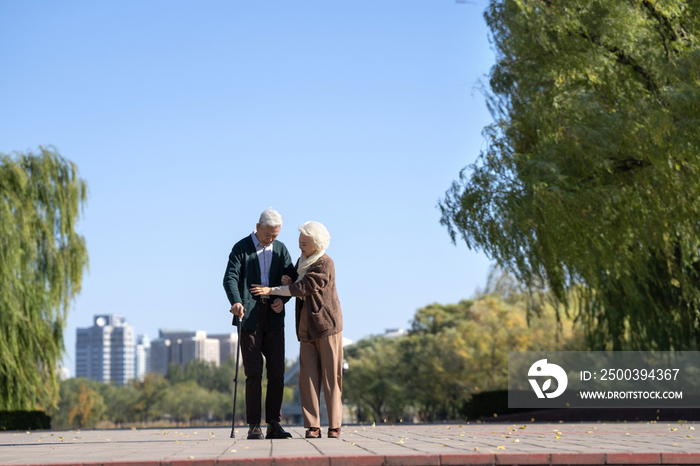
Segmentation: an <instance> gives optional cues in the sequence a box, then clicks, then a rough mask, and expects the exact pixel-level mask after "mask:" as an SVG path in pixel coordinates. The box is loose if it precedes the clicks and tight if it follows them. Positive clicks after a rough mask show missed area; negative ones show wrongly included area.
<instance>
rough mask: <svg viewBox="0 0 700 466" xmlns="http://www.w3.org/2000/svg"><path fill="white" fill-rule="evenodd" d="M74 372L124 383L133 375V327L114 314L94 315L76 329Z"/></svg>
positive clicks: (78, 375) (102, 380) (77, 375)
mask: <svg viewBox="0 0 700 466" xmlns="http://www.w3.org/2000/svg"><path fill="white" fill-rule="evenodd" d="M75 356H76V357H75V375H76V377H86V378H88V379H94V380H99V381H100V382H108V383H115V384H117V385H125V384H126V383H127V382H128V381H129V380H131V379H133V378H134V328H133V327H132V326H131V325H129V324H127V323H126V320H125V319H124V317H122V316H120V315H117V314H110V315H98V316H94V320H93V326H92V327H88V328H79V329H77V341H76V344H75Z"/></svg>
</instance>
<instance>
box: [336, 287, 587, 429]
mask: <svg viewBox="0 0 700 466" xmlns="http://www.w3.org/2000/svg"><path fill="white" fill-rule="evenodd" d="M506 282H510V285H508V286H506V285H505V284H504V283H506ZM492 289H498V290H501V291H504V290H506V289H508V290H509V291H508V293H506V296H507V297H508V299H507V301H506V300H503V299H502V298H501V296H499V295H497V294H480V295H478V296H477V298H476V299H474V300H463V301H461V302H459V303H457V304H448V305H441V304H431V305H429V306H426V307H424V308H421V309H419V310H418V311H417V312H416V314H415V316H414V319H413V323H412V326H411V330H410V332H409V334H408V335H407V336H405V337H400V338H396V339H392V340H389V339H386V338H382V337H373V338H370V339H365V340H361V341H359V342H357V343H356V344H355V345H353V346H352V347H350V348H348V349H347V350H346V353H345V355H346V356H345V357H346V359H347V361H348V366H349V369H348V373H347V375H346V376H345V379H344V385H345V390H344V392H343V396H344V397H345V399H347V401H348V403H349V404H351V405H352V406H354V407H355V410H356V414H357V417H358V421H383V420H384V419H386V420H390V421H395V420H398V419H402V418H409V417H412V416H413V415H415V416H416V417H418V418H419V419H421V420H423V421H437V420H445V419H457V418H460V417H461V416H462V413H463V410H464V406H465V403H466V402H467V401H468V400H469V399H470V397H471V394H473V393H477V392H481V391H488V390H502V389H505V388H507V380H508V351H536V350H539V351H554V350H582V349H584V348H585V345H584V339H583V335H582V332H581V330H580V329H579V328H577V326H576V325H575V323H574V322H573V320H572V319H570V318H568V317H567V314H566V313H561V314H560V316H559V318H557V315H556V313H555V312H554V309H553V308H552V307H551V306H547V305H545V306H543V307H544V310H543V312H542V313H541V314H540V315H539V316H531V318H530V321H529V323H528V319H527V311H526V304H525V302H526V300H527V299H528V298H529V296H528V295H527V294H525V293H517V292H516V290H518V289H519V286H515V285H514V282H513V281H512V280H510V278H508V277H507V276H505V275H502V274H492V280H490V281H489V284H487V287H486V290H492ZM486 290H485V291H486ZM482 293H483V292H482Z"/></svg>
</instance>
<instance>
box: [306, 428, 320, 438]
mask: <svg viewBox="0 0 700 466" xmlns="http://www.w3.org/2000/svg"><path fill="white" fill-rule="evenodd" d="M320 436H321V428H320V427H309V428H308V429H306V438H319V437H320Z"/></svg>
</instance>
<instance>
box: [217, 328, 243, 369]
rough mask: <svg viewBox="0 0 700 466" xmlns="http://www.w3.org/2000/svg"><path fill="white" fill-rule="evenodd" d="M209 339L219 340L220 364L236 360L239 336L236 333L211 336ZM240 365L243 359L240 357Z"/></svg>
mask: <svg viewBox="0 0 700 466" xmlns="http://www.w3.org/2000/svg"><path fill="white" fill-rule="evenodd" d="M209 338H215V339H217V340H219V364H223V363H224V361H226V360H227V359H228V358H233V359H236V345H237V344H238V335H236V334H235V333H223V334H218V335H209ZM239 358H240V359H239V363H240V362H241V361H243V358H242V357H241V356H239Z"/></svg>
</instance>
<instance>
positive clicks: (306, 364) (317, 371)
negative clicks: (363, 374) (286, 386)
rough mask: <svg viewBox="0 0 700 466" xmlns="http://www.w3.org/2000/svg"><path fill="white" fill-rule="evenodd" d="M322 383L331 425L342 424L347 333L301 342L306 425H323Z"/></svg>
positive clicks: (300, 372)
mask: <svg viewBox="0 0 700 466" xmlns="http://www.w3.org/2000/svg"><path fill="white" fill-rule="evenodd" d="M321 382H323V393H324V395H325V396H326V408H327V409H328V427H329V428H330V429H336V428H338V427H340V425H341V422H342V419H343V403H342V401H341V398H340V396H341V394H342V392H343V336H342V332H341V333H336V334H335V335H330V336H327V337H323V338H320V339H318V340H314V341H309V342H303V341H302V342H301V347H300V348H299V396H300V398H301V411H302V413H303V414H304V427H306V428H309V427H321V418H320V415H319V411H320V408H319V400H320V397H321Z"/></svg>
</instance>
